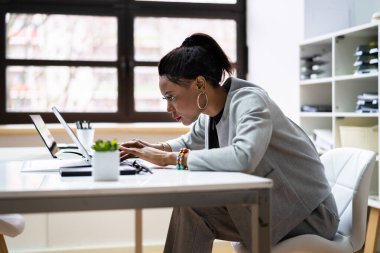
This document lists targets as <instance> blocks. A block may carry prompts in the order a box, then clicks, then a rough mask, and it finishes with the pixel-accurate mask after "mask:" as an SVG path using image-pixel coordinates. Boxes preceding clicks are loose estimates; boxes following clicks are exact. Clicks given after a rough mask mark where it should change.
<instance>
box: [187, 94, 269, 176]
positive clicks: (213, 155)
mask: <svg viewBox="0 0 380 253" xmlns="http://www.w3.org/2000/svg"><path fill="white" fill-rule="evenodd" d="M228 117H229V118H228V124H229V126H228V128H229V133H230V134H229V136H224V137H220V138H229V139H230V143H229V144H228V145H227V146H225V147H221V148H217V149H211V150H192V151H191V152H190V153H189V156H188V160H187V163H188V167H189V169H190V170H215V171H241V172H249V173H254V170H255V168H256V166H257V165H258V164H259V163H260V161H261V160H262V158H263V156H264V155H265V153H266V151H267V148H268V146H269V143H270V141H271V136H272V128H273V124H272V119H271V117H272V115H271V111H270V100H269V97H268V96H267V94H266V92H264V91H262V90H256V89H253V88H243V89H240V90H239V91H238V92H237V93H236V94H235V95H234V96H233V97H232V98H231V101H230V103H229V113H228Z"/></svg>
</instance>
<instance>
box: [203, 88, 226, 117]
mask: <svg viewBox="0 0 380 253" xmlns="http://www.w3.org/2000/svg"><path fill="white" fill-rule="evenodd" d="M206 93H207V96H208V101H209V102H208V106H207V108H206V109H205V111H204V112H203V113H204V114H207V115H209V116H210V117H214V116H216V115H217V114H218V113H219V112H220V111H221V110H222V109H223V108H224V105H225V103H226V100H227V94H228V92H227V91H226V90H225V89H224V88H223V87H222V86H220V87H216V88H214V87H212V88H210V89H208V92H206Z"/></svg>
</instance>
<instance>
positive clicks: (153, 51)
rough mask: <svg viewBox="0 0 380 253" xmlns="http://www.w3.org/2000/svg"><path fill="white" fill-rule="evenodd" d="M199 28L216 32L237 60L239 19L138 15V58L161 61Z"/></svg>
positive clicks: (222, 45)
mask: <svg viewBox="0 0 380 253" xmlns="http://www.w3.org/2000/svg"><path fill="white" fill-rule="evenodd" d="M196 32H202V33H207V34H209V35H210V36H212V37H213V38H214V39H215V40H216V41H217V42H218V43H219V44H220V46H221V47H222V48H223V50H224V51H225V52H226V54H227V56H228V57H229V58H230V60H231V61H232V62H236V22H235V21H234V20H227V19H189V18H143V17H139V18H135V21H134V42H135V59H136V60H137V61H159V60H160V59H161V57H163V56H164V55H165V54H166V53H168V52H169V51H170V50H172V49H173V48H175V47H178V46H180V45H181V43H182V41H183V40H184V39H185V38H186V37H188V36H189V35H191V34H193V33H196Z"/></svg>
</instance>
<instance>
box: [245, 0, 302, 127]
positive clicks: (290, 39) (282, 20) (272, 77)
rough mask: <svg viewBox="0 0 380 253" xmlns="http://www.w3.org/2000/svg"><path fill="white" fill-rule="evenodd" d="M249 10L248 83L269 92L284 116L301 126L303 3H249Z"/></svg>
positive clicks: (257, 0) (271, 0)
mask: <svg viewBox="0 0 380 253" xmlns="http://www.w3.org/2000/svg"><path fill="white" fill-rule="evenodd" d="M247 8H248V15H247V18H248V20H247V23H248V25H247V27H248V31H247V32H248V33H247V35H248V48H249V58H248V59H249V66H248V71H249V75H248V79H249V80H250V81H253V82H254V83H255V84H258V85H260V86H261V87H263V88H264V89H266V90H267V92H268V93H269V95H270V96H271V97H272V99H273V100H274V101H276V103H277V104H278V105H279V106H280V108H282V109H283V111H284V113H285V114H286V115H287V116H288V117H290V118H291V119H293V120H294V121H296V122H298V121H299V119H298V115H299V95H298V94H299V92H298V90H299V89H298V80H299V78H298V76H299V64H298V61H299V50H298V45H299V44H300V42H301V40H302V38H303V0H292V1H283V0H265V1H263V0H249V1H247Z"/></svg>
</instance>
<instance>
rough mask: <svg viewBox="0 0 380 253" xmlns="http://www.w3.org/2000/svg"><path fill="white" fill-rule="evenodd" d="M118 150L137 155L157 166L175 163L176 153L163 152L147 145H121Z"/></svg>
mask: <svg viewBox="0 0 380 253" xmlns="http://www.w3.org/2000/svg"><path fill="white" fill-rule="evenodd" d="M120 150H121V151H122V153H125V154H127V155H128V156H129V157H133V156H134V157H139V158H141V159H143V160H145V161H148V162H151V163H154V164H157V165H159V166H167V165H170V164H175V159H176V158H175V157H176V155H175V153H174V152H165V151H162V150H160V149H157V148H154V147H151V146H147V145H138V146H134V147H131V146H129V147H125V146H121V147H120ZM131 155H132V156H131ZM124 159H125V158H124Z"/></svg>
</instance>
